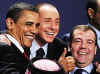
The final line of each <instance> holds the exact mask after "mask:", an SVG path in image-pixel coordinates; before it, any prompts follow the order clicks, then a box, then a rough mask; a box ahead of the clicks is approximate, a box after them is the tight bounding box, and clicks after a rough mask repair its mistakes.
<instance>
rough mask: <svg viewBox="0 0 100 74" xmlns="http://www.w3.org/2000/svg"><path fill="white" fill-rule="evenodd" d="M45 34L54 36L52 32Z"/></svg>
mask: <svg viewBox="0 0 100 74" xmlns="http://www.w3.org/2000/svg"><path fill="white" fill-rule="evenodd" d="M46 34H48V35H54V33H53V32H46Z"/></svg>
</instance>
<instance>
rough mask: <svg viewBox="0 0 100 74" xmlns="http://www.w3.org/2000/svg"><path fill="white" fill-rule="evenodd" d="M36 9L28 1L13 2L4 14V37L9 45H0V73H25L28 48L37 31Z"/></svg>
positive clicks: (37, 16)
mask: <svg viewBox="0 0 100 74" xmlns="http://www.w3.org/2000/svg"><path fill="white" fill-rule="evenodd" d="M38 18H39V15H38V11H37V10H36V8H34V6H33V5H31V4H28V3H23V2H21V3H15V4H14V5H12V6H11V7H10V8H9V9H8V12H7V14H6V26H7V30H8V34H7V35H6V37H7V38H8V40H9V41H10V42H11V45H10V46H8V45H7V44H4V45H0V74H25V71H26V68H27V65H28V61H27V59H26V58H25V56H24V54H25V53H26V55H27V56H28V54H27V53H28V52H27V51H29V50H28V49H26V48H29V47H30V46H31V45H32V41H33V39H34V38H35V35H36V32H37V23H38V21H39V20H38Z"/></svg>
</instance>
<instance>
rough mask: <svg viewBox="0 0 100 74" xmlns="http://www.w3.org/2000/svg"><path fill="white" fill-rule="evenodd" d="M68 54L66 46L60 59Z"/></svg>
mask: <svg viewBox="0 0 100 74" xmlns="http://www.w3.org/2000/svg"><path fill="white" fill-rule="evenodd" d="M66 54H67V50H66V48H64V51H63V53H62V54H61V56H60V58H59V61H61V60H63V59H64V58H65V56H66Z"/></svg>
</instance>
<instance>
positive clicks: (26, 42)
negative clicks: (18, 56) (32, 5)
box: [13, 10, 39, 47]
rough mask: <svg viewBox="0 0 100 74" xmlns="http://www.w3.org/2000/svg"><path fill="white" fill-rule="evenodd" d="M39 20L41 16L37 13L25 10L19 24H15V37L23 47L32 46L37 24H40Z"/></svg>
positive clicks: (18, 21)
mask: <svg viewBox="0 0 100 74" xmlns="http://www.w3.org/2000/svg"><path fill="white" fill-rule="evenodd" d="M38 18H39V15H38V14H37V13H36V12H33V11H28V10H24V11H23V12H22V14H21V16H20V17H19V18H18V20H17V22H16V23H14V24H13V25H14V27H13V30H14V31H13V32H14V33H13V36H14V37H15V38H16V39H17V40H18V41H19V42H20V44H22V45H23V46H27V47H30V46H31V44H32V40H33V39H34V38H35V33H36V31H37V29H36V24H37V23H38Z"/></svg>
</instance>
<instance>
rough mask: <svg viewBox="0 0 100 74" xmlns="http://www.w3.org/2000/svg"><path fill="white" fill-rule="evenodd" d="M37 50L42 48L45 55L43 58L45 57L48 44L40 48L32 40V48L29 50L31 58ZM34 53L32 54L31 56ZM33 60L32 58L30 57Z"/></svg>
mask: <svg viewBox="0 0 100 74" xmlns="http://www.w3.org/2000/svg"><path fill="white" fill-rule="evenodd" d="M39 48H43V50H44V52H45V55H44V57H46V54H47V49H48V43H46V44H45V45H43V46H42V47H40V45H39V44H38V43H37V41H36V40H35V39H34V40H33V42H32V47H31V48H30V51H31V53H32V56H34V57H35V55H36V54H35V53H36V51H37V50H38V49H39ZM33 53H34V54H33ZM31 58H33V57H31Z"/></svg>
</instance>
